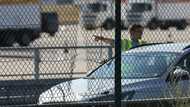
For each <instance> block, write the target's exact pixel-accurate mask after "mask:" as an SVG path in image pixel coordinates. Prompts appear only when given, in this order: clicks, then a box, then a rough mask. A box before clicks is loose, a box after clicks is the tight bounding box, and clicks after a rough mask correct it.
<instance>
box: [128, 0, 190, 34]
mask: <svg viewBox="0 0 190 107" xmlns="http://www.w3.org/2000/svg"><path fill="white" fill-rule="evenodd" d="M128 4H129V5H130V9H129V10H128V14H127V16H126V19H127V20H128V21H127V23H128V26H129V25H131V24H134V23H135V24H142V25H143V26H146V27H147V28H149V29H151V30H154V29H156V28H160V29H163V30H166V29H168V28H170V27H176V28H177V29H178V30H184V29H185V28H186V27H187V25H189V22H190V1H189V0H128Z"/></svg>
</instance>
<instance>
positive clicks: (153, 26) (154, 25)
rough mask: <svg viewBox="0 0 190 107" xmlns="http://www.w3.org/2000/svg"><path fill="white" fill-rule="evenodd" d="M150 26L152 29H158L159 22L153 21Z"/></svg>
mask: <svg viewBox="0 0 190 107" xmlns="http://www.w3.org/2000/svg"><path fill="white" fill-rule="evenodd" d="M148 28H149V29H150V30H156V29H157V24H156V23H155V22H152V23H150V24H148Z"/></svg>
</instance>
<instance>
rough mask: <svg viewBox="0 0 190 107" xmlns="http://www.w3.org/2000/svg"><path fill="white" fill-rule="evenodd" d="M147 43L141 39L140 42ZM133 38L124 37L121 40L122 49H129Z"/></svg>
mask: <svg viewBox="0 0 190 107" xmlns="http://www.w3.org/2000/svg"><path fill="white" fill-rule="evenodd" d="M144 43H146V42H145V41H142V40H139V44H140V45H141V44H144ZM132 47H133V45H132V40H128V39H122V40H121V50H122V51H127V50H128V49H130V48H132Z"/></svg>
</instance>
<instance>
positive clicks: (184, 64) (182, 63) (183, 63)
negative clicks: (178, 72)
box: [177, 55, 190, 72]
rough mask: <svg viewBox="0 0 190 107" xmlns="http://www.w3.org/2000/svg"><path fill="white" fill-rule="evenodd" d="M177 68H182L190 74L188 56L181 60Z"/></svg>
mask: <svg viewBox="0 0 190 107" xmlns="http://www.w3.org/2000/svg"><path fill="white" fill-rule="evenodd" d="M177 66H179V67H181V68H184V69H186V70H187V71H189V72H190V55H188V56H187V57H185V58H184V59H183V60H181V61H180V62H179V64H178V65H177Z"/></svg>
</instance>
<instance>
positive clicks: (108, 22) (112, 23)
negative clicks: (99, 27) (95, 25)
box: [103, 19, 115, 30]
mask: <svg viewBox="0 0 190 107" xmlns="http://www.w3.org/2000/svg"><path fill="white" fill-rule="evenodd" d="M114 27H115V21H114V20H113V19H107V20H106V21H105V22H104V23H103V28H104V29H105V30H112V29H113V28H114Z"/></svg>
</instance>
